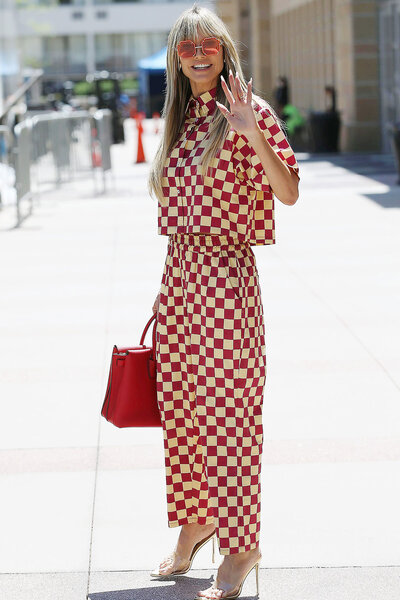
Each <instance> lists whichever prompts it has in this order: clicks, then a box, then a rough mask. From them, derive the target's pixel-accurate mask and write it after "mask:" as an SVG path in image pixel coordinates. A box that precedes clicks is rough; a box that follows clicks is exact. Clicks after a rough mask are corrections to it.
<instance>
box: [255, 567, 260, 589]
mask: <svg viewBox="0 0 400 600" xmlns="http://www.w3.org/2000/svg"><path fill="white" fill-rule="evenodd" d="M259 566H260V563H257V564H256V586H257V596H259V595H260V591H259V585H258V567H259Z"/></svg>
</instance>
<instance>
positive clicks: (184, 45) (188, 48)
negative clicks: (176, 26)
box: [176, 37, 223, 58]
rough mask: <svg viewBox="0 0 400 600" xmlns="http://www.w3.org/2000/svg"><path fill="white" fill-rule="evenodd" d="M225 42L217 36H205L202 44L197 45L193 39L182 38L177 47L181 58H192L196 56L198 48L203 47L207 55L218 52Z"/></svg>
mask: <svg viewBox="0 0 400 600" xmlns="http://www.w3.org/2000/svg"><path fill="white" fill-rule="evenodd" d="M222 45H223V44H221V42H220V41H219V40H218V39H217V38H215V37H207V38H204V39H203V40H202V42H201V45H200V46H196V45H195V43H194V42H193V41H192V40H182V41H181V42H179V44H178V45H177V47H176V49H177V51H178V54H179V56H180V57H181V58H192V57H193V56H196V50H197V48H201V49H202V52H203V54H204V55H205V56H211V55H213V54H218V52H219V49H220V47H221V46H222Z"/></svg>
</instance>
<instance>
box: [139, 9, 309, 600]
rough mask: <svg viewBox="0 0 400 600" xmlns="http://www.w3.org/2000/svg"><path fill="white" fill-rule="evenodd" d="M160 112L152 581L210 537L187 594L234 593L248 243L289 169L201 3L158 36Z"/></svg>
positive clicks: (257, 405) (256, 387)
mask: <svg viewBox="0 0 400 600" xmlns="http://www.w3.org/2000/svg"><path fill="white" fill-rule="evenodd" d="M233 73H235V76H234V75H233ZM228 79H229V85H228V83H227V80H228ZM163 117H164V119H165V126H164V131H163V138H162V140H161V143H160V146H159V148H158V151H157V154H156V157H155V160H154V162H153V165H152V169H151V173H150V178H149V190H150V193H151V194H154V195H155V196H156V197H157V199H158V233H159V234H160V235H167V236H169V237H168V252H167V258H166V261H165V266H164V272H163V276H162V281H161V289H160V292H159V294H158V296H157V298H156V300H155V303H154V306H153V311H154V312H156V311H157V329H156V351H157V397H158V404H159V409H160V414H161V419H162V424H163V434H164V448H165V465H166V484H167V511H168V525H169V527H177V526H179V525H181V531H180V535H179V539H178V542H177V545H176V547H175V550H174V552H173V553H172V554H171V555H170V556H169V557H168V558H166V559H165V560H164V561H162V562H161V564H160V566H159V568H158V570H156V571H154V572H153V573H152V575H153V576H158V577H168V576H171V575H178V574H182V573H185V572H187V571H188V570H189V568H190V567H191V565H192V561H193V558H194V556H195V554H196V552H197V551H198V550H199V548H200V547H202V545H204V544H205V543H206V542H207V541H208V540H211V539H212V540H213V543H214V536H216V538H217V540H218V547H219V551H220V554H222V555H223V557H224V558H223V561H222V563H221V565H220V567H219V569H218V574H217V578H216V581H215V582H214V584H213V585H212V586H211V587H210V588H208V589H207V590H203V591H199V592H198V595H197V596H196V598H202V599H204V598H236V597H238V596H239V594H240V593H241V589H242V583H243V581H244V579H245V578H246V576H247V574H248V573H249V572H250V571H251V570H252V569H253V568H254V567H256V575H257V578H256V580H257V590H258V565H259V561H260V558H261V552H260V549H259V536H260V470H261V454H262V442H263V431H262V399H263V388H264V383H265V375H266V361H265V338H264V320H263V307H262V302H261V292H260V286H259V281H258V272H257V267H256V263H255V256H254V253H253V250H252V248H251V246H253V245H264V244H273V243H275V232H274V197H273V194H274V193H275V195H276V196H277V197H278V198H279V200H280V201H281V202H283V203H284V204H288V205H292V204H294V203H295V202H296V200H297V198H298V181H299V177H298V175H297V173H298V170H299V169H298V165H297V162H296V159H295V157H294V155H293V152H292V149H291V148H290V146H289V144H288V142H287V141H286V138H285V135H284V133H283V131H282V129H281V127H280V124H279V119H278V117H277V116H276V114H275V112H274V111H273V109H272V108H271V107H270V106H269V105H268V104H267V103H266V101H264V100H263V99H262V98H260V97H259V96H255V95H254V94H253V93H252V83H251V80H250V81H249V83H247V84H246V83H245V81H244V78H243V74H242V69H241V66H240V61H239V57H238V53H237V50H236V48H235V45H234V42H233V40H232V38H231V36H230V34H229V32H228V31H227V29H226V27H225V25H224V24H223V22H222V21H221V20H220V19H219V18H218V17H217V16H216V15H215V14H214V13H213V12H211V11H210V10H208V9H206V8H203V7H198V6H196V5H194V6H193V7H192V8H191V9H189V10H187V11H185V12H184V13H182V15H181V16H180V17H179V18H178V20H177V22H176V23H175V25H174V26H173V28H172V29H171V31H170V34H169V37H168V51H167V89H166V100H165V105H164V109H163ZM267 174H268V178H267Z"/></svg>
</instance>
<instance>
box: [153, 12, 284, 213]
mask: <svg viewBox="0 0 400 600" xmlns="http://www.w3.org/2000/svg"><path fill="white" fill-rule="evenodd" d="M197 34H199V35H200V34H201V35H204V37H210V36H212V37H216V38H218V39H219V40H220V41H221V43H222V44H223V45H222V50H223V52H224V59H225V62H224V66H223V70H222V75H223V76H224V79H225V81H226V82H227V83H228V85H229V69H231V70H232V73H233V75H234V76H235V75H236V73H237V74H238V76H239V81H240V84H241V87H242V89H243V91H244V92H246V90H247V83H246V81H245V79H244V76H243V72H242V67H241V65H240V59H239V54H238V51H237V49H236V46H235V43H234V41H233V39H232V37H231V35H230V33H229V31H228V29H227V28H226V26H225V24H224V23H223V21H222V20H221V19H220V18H219V17H218V16H217V15H216V14H215V13H213V12H212V11H211V10H209V9H208V8H206V7H201V6H198V5H197V3H194V4H193V6H192V7H191V8H189V9H187V10H185V11H184V12H183V13H182V14H181V15H180V16H179V18H178V19H177V21H176V22H175V24H174V25H173V27H172V29H171V31H170V32H169V35H168V42H167V71H166V97H165V102H164V106H163V109H162V113H161V117H162V118H163V119H164V129H163V133H162V137H161V141H160V144H159V147H158V149H157V152H156V155H155V158H154V160H153V163H152V166H151V168H150V174H149V178H148V190H149V193H150V195H151V196H153V194H154V195H155V196H156V198H157V199H158V200H159V202H160V204H163V200H164V196H163V191H162V178H163V168H164V165H165V163H166V160H167V157H168V155H169V153H170V152H171V150H172V149H173V147H174V145H175V143H176V141H177V139H178V137H179V134H180V133H181V132H182V130H183V126H184V122H185V108H186V106H187V102H188V100H189V97H190V95H191V86H190V81H189V79H188V77H186V75H184V73H183V72H182V71H181V70H180V69H179V57H178V53H177V52H176V46H177V44H178V42H180V41H181V40H187V39H191V40H195V39H196V36H197ZM216 100H218V102H220V103H221V104H223V105H224V106H226V107H227V109H228V110H230V106H229V102H228V99H227V98H226V96H225V92H224V90H223V89H222V86H221V81H220V79H219V80H218V84H217V93H216ZM254 103H256V104H259V105H260V106H264V107H266V108H267V109H268V110H269V111H270V112H271V113H272V114H273V116H274V117H275V118H276V120H277V121H278V122H279V124H280V125H281V126H282V128H284V127H285V124H284V122H283V121H282V120H281V119H279V117H278V115H277V114H276V113H275V111H274V110H273V108H272V107H271V106H270V105H269V103H268V102H267V101H266V100H265V99H264V98H262V97H261V96H258V95H257V94H255V93H254V92H253V105H254ZM229 129H230V124H229V123H228V121H227V120H226V118H225V116H224V115H223V114H222V112H221V111H220V110H219V109H218V107H216V110H215V112H214V113H213V119H212V121H211V123H210V126H209V135H208V137H207V141H206V142H205V150H204V155H203V156H202V158H201V164H198V167H199V168H201V171H202V173H203V174H204V173H208V168H209V167H210V165H211V162H212V161H213V159H214V158H215V156H216V154H217V152H218V150H219V149H220V148H221V147H222V146H223V143H224V140H225V137H226V135H227V133H228V131H229Z"/></svg>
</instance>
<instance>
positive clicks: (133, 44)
mask: <svg viewBox="0 0 400 600" xmlns="http://www.w3.org/2000/svg"><path fill="white" fill-rule="evenodd" d="M192 4H193V2H191V1H182V0H179V1H177V0H164V1H161V2H160V1H155V0H141V1H130V2H126V1H125V2H123V1H118V2H117V1H114V2H111V1H108V2H106V1H105V0H59V1H56V0H18V35H19V38H20V47H21V62H22V64H23V65H24V66H32V67H35V68H38V67H40V68H43V69H44V73H45V77H52V78H54V79H57V78H59V79H79V78H81V77H84V76H85V75H86V74H87V73H92V72H94V71H96V70H103V69H106V70H108V71H118V72H124V73H129V72H135V70H136V67H137V62H138V60H139V59H141V58H144V57H146V56H149V55H151V54H153V53H155V52H157V51H158V50H160V49H161V48H162V47H164V46H165V44H166V41H167V36H168V33H169V30H170V28H171V26H172V25H173V23H174V21H175V20H176V19H177V17H178V16H179V14H180V13H181V12H183V11H184V10H185V9H186V8H188V7H190V6H191V5H192ZM203 4H204V5H207V6H210V7H211V8H213V6H214V3H213V2H204V3H203Z"/></svg>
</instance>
